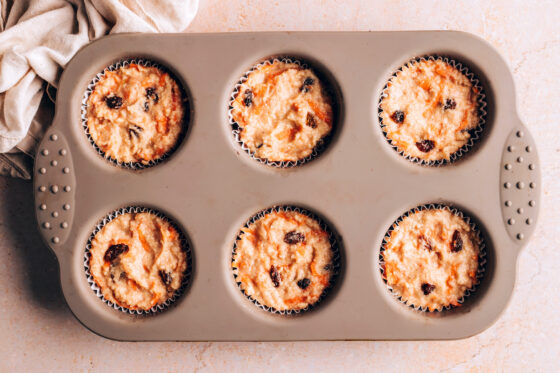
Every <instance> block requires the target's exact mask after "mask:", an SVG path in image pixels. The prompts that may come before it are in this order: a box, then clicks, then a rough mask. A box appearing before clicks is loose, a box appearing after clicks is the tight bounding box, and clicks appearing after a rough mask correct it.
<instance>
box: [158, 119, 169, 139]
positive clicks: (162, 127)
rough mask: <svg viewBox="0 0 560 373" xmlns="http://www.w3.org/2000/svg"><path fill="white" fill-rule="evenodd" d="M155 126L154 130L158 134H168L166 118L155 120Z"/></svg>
mask: <svg viewBox="0 0 560 373" xmlns="http://www.w3.org/2000/svg"><path fill="white" fill-rule="evenodd" d="M156 123H157V126H156V130H157V131H158V133H163V134H166V135H167V134H168V133H169V126H168V123H167V117H163V118H161V117H160V118H158V119H157V120H156Z"/></svg>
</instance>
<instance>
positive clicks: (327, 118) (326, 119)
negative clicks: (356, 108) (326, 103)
mask: <svg viewBox="0 0 560 373" xmlns="http://www.w3.org/2000/svg"><path fill="white" fill-rule="evenodd" d="M306 102H307V104H308V105H309V107H310V108H311V110H313V113H314V114H315V115H316V116H317V117H319V119H321V120H322V121H323V122H325V123H327V124H328V125H329V126H330V125H331V124H332V115H331V113H325V112H323V111H322V110H321V108H319V106H317V104H316V103H315V102H313V101H311V100H306Z"/></svg>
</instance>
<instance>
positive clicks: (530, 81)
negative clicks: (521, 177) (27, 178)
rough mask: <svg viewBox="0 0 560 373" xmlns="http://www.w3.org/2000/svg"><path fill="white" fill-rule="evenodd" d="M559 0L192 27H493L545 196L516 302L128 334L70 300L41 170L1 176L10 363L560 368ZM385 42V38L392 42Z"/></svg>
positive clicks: (286, 13)
mask: <svg viewBox="0 0 560 373" xmlns="http://www.w3.org/2000/svg"><path fill="white" fill-rule="evenodd" d="M558 14H560V2H559V1H557V0H553V1H538V2H527V1H514V0H509V1H503V0H499V1H491V2H490V1H482V0H480V1H461V2H450V1H443V0H442V1H429V2H428V1H425V2H424V1H367V0H364V1H344V2H343V1H326V0H314V1H305V2H303V1H297V0H285V1H268V2H266V1H246V0H245V1H240V0H229V1H218V0H201V5H200V10H199V13H198V15H197V17H196V19H195V20H194V22H193V23H192V25H191V26H190V27H189V28H188V29H187V30H186V32H217V31H288V30H291V31H295V30H348V31H352V30H420V29H453V30H463V31H468V32H471V33H474V34H476V35H479V36H481V37H482V38H484V39H486V40H487V41H489V42H490V43H491V44H492V45H493V46H494V47H496V48H497V49H498V50H499V51H500V52H501V53H502V55H503V56H504V57H505V59H506V61H507V62H508V64H509V66H510V68H511V70H512V71H513V73H514V76H515V82H516V88H517V97H518V110H519V113H520V115H521V118H522V119H523V121H524V122H525V123H526V125H527V127H528V128H529V129H530V131H531V133H532V135H533V136H534V137H535V139H536V141H537V144H538V150H539V154H540V158H541V168H542V171H543V181H542V182H543V198H544V203H543V206H546V207H545V208H544V209H543V211H542V213H541V216H540V221H539V224H538V227H537V230H536V233H535V235H534V237H533V238H532V240H531V242H530V243H529V245H528V246H527V247H526V249H525V251H524V252H523V253H522V254H521V256H520V258H519V263H518V267H519V275H518V281H517V285H516V289H515V292H514V295H513V298H512V300H511V304H510V305H509V307H508V308H507V310H506V311H505V313H504V314H503V315H502V317H501V318H500V319H499V320H498V322H496V324H494V325H493V326H492V327H490V328H489V329H488V330H486V331H484V332H483V333H481V334H479V335H477V336H474V337H471V338H468V339H464V340H460V341H441V342H440V341H436V342H420V341H414V342H298V343H182V342H181V343H177V342H173V343H171V342H166V343H122V342H115V341H110V340H106V339H104V338H102V337H99V336H97V335H94V334H93V333H91V332H89V331H88V330H87V329H85V328H84V327H82V325H80V323H79V322H78V321H77V320H76V319H74V317H73V316H72V314H71V313H70V311H69V310H68V308H67V306H66V304H65V302H64V299H63V297H62V294H61V290H60V286H59V284H58V269H57V263H56V260H55V258H54V256H53V255H52V254H51V253H50V251H49V250H48V249H47V248H46V247H45V246H44V245H43V243H42V242H41V239H40V237H39V234H38V231H37V228H36V227H35V222H34V217H33V201H32V186H31V183H29V182H24V181H21V180H12V179H6V178H4V179H2V178H0V284H1V285H0V289H1V292H2V294H4V296H3V297H2V298H0V307H1V308H2V310H3V312H2V313H1V314H0V325H1V330H0V341H1V342H0V371H2V372H8V371H15V370H16V368H18V369H17V370H18V371H25V372H47V371H74V372H81V371H109V370H114V371H123V370H127V371H130V370H133V369H134V368H136V369H137V371H155V372H167V371H205V372H211V371H225V370H232V371H246V370H248V371H257V370H258V371H304V372H311V371H341V370H343V369H344V370H347V371H352V372H360V371H371V370H379V371H408V370H410V369H411V368H414V370H419V371H420V370H421V371H456V372H462V371H508V372H509V371H524V372H526V371H557V370H558V364H559V363H560V317H559V313H558V308H559V307H560V300H559V299H560V298H559V297H558V296H557V294H556V291H557V290H558V289H559V288H560V275H559V274H558V269H559V268H560V250H558V247H559V244H558V242H560V229H559V228H558V227H559V225H560V219H559V214H558V209H559V208H560V198H559V195H558V194H559V193H558V192H559V190H560V189H559V187H558V184H557V183H558V181H559V180H560V156H559V155H560V130H559V129H558V128H559V127H558V122H559V121H560V117H559V115H558V113H559V111H558V102H560V90H559V89H558V86H557V85H558V81H560V65H559V64H558V61H557V60H558V58H559V57H560V27H559V26H558V20H557V15H558ZM380 52H382V51H380Z"/></svg>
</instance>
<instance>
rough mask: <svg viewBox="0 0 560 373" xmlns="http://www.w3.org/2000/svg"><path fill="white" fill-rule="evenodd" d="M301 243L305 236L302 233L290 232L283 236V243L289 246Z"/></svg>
mask: <svg viewBox="0 0 560 373" xmlns="http://www.w3.org/2000/svg"><path fill="white" fill-rule="evenodd" d="M303 241H305V236H304V235H303V233H299V232H296V231H291V232H288V233H286V234H285V235H284V242H285V243H287V244H289V245H293V244H296V243H300V242H303Z"/></svg>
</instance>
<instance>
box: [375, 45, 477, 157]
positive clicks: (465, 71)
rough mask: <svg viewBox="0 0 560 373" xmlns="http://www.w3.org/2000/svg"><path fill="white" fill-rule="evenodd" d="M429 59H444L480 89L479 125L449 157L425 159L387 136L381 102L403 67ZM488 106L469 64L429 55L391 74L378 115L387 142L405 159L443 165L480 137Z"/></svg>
mask: <svg viewBox="0 0 560 373" xmlns="http://www.w3.org/2000/svg"><path fill="white" fill-rule="evenodd" d="M428 60H432V61H436V60H439V61H443V62H445V63H447V64H449V65H451V66H452V67H454V68H456V69H457V70H459V71H460V72H461V73H462V74H463V75H465V76H466V77H467V78H468V79H469V80H470V82H471V84H472V85H473V87H475V88H476V89H477V90H478V97H477V103H478V105H477V111H478V126H477V127H476V128H473V129H472V130H469V131H468V132H469V134H470V135H471V137H470V138H469V140H468V141H467V143H466V144H465V145H463V146H462V147H461V148H459V149H457V151H455V152H454V153H453V154H451V155H450V156H449V159H435V160H425V159H421V158H418V157H414V156H411V155H409V154H407V153H405V151H404V150H401V149H399V147H398V146H397V145H396V144H395V143H394V142H393V140H391V139H390V138H389V137H388V136H387V131H386V130H385V127H386V126H385V125H384V124H383V118H382V116H381V114H382V113H383V109H382V108H381V102H382V101H383V99H384V98H385V97H387V93H386V91H387V88H388V84H389V82H390V81H391V80H392V79H393V78H395V77H396V76H397V75H398V73H399V72H401V71H402V69H403V68H404V67H409V66H411V65H413V64H415V63H418V62H422V61H428ZM486 106H487V104H486V94H485V93H484V87H483V86H482V85H481V84H480V81H479V79H478V78H477V77H476V76H475V75H474V73H472V72H471V71H470V69H469V68H468V67H467V66H465V65H463V64H462V63H461V62H457V61H456V60H454V59H452V58H449V57H444V56H438V55H428V56H422V57H416V58H413V59H412V60H410V61H408V62H406V63H405V64H404V65H402V66H401V67H399V68H398V69H397V71H395V72H394V73H393V74H392V75H391V78H389V80H388V81H387V83H386V84H385V86H384V87H383V90H382V91H381V96H380V97H379V103H378V117H379V123H380V125H381V130H382V132H383V136H385V139H386V140H387V142H388V143H389V144H390V145H391V147H392V148H393V149H394V150H395V151H396V152H397V153H399V154H400V155H401V156H403V157H404V158H405V159H407V160H409V161H411V162H413V163H417V164H420V165H424V166H435V167H439V166H443V165H446V164H450V163H453V162H455V161H457V160H458V159H459V158H461V157H462V156H463V155H465V154H466V153H467V152H468V151H469V150H470V149H471V148H472V147H473V146H474V145H475V143H476V142H477V141H478V140H479V139H480V137H481V134H482V132H483V131H484V127H485V125H486V114H487V113H486Z"/></svg>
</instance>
